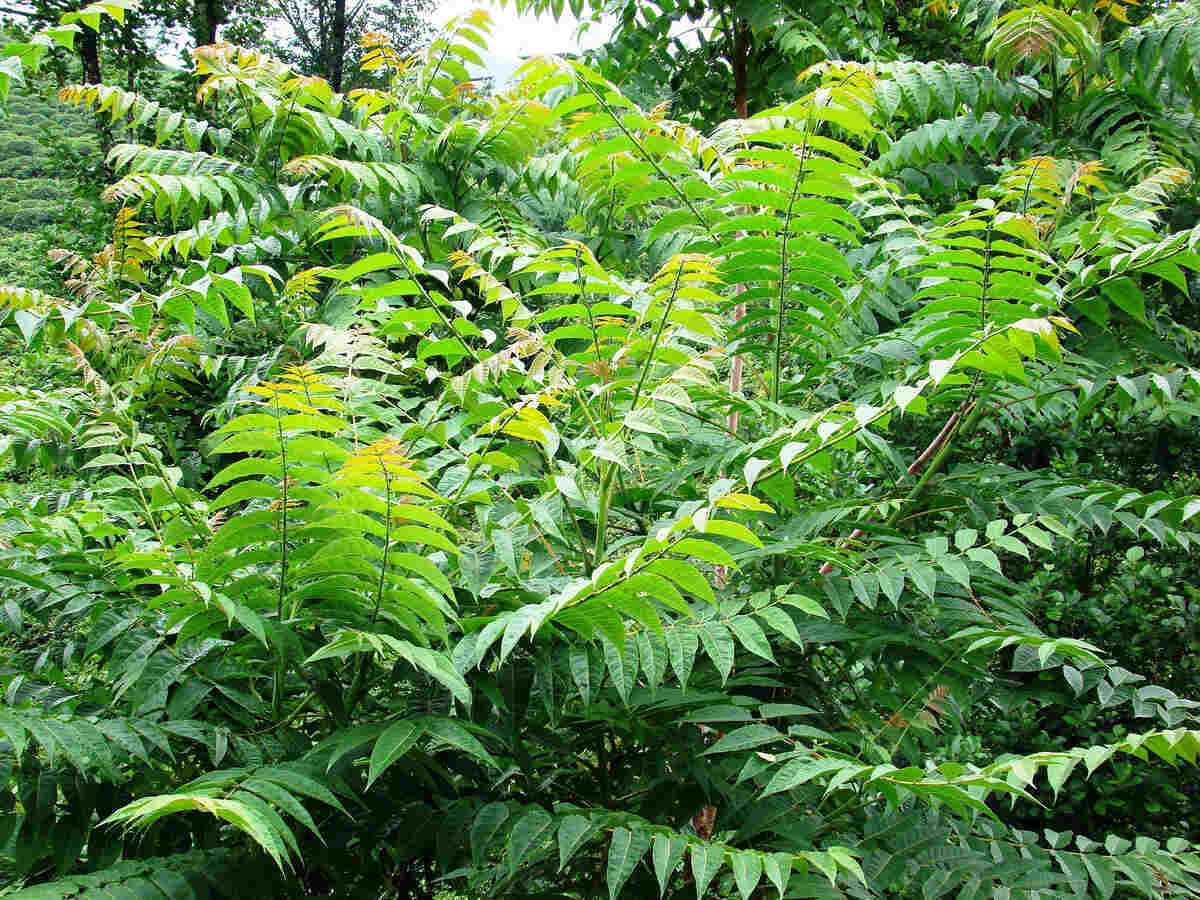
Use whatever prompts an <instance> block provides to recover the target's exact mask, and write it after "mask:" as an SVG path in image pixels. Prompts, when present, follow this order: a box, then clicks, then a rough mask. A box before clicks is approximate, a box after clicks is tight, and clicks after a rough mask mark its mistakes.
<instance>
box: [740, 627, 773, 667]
mask: <svg viewBox="0 0 1200 900" xmlns="http://www.w3.org/2000/svg"><path fill="white" fill-rule="evenodd" d="M729 627H730V629H731V630H732V631H733V633H734V634H735V635H737V639H738V641H739V642H740V643H741V645H742V646H743V647H745V648H746V649H747V650H749V651H750V652H751V653H753V654H754V655H756V656H761V657H762V658H763V659H765V660H768V661H770V662H775V655H774V654H773V653H772V652H771V644H770V642H769V641H768V640H767V636H766V635H765V634H763V630H762V629H761V628H760V627H759V625H758V623H757V622H755V621H754V620H753V619H751V618H750V617H749V616H734V617H733V618H732V619H730V620H729Z"/></svg>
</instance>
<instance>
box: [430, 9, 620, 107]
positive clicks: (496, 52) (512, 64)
mask: <svg viewBox="0 0 1200 900" xmlns="http://www.w3.org/2000/svg"><path fill="white" fill-rule="evenodd" d="M480 8H482V9H486V10H487V11H488V13H489V14H490V15H491V17H492V41H491V46H490V47H489V52H487V53H482V54H480V55H481V56H483V58H484V63H485V65H486V67H487V73H488V74H489V75H492V76H494V77H495V78H496V83H497V87H500V86H502V85H503V83H504V82H505V81H506V80H507V79H508V77H509V76H510V75H512V73H513V72H515V71H516V69H517V67H518V66H519V65H520V64H521V58H522V57H525V56H542V55H548V54H552V53H577V52H579V51H581V50H590V49H593V48H595V47H599V46H600V45H601V44H603V43H604V42H605V40H607V38H608V36H609V34H610V33H611V30H612V29H611V26H610V27H605V26H604V25H594V24H593V25H591V26H590V27H589V28H588V29H587V30H586V31H585V33H584V34H583V35H578V34H577V32H578V28H579V20H578V19H576V18H575V17H574V16H573V15H571V12H570V10H567V11H565V12H564V13H563V16H562V18H561V19H559V20H558V21H557V22H556V21H554V19H553V18H552V17H551V16H549V15H545V16H540V17H533V16H520V15H518V14H517V12H516V10H515V9H514V8H513V5H512V3H511V2H510V3H509V4H508V5H507V6H505V7H501V6H500V4H499V3H495V2H487V0H444V2H441V3H439V4H438V7H437V11H436V12H435V13H434V20H435V21H436V23H437V24H438V25H443V24H445V23H446V22H448V21H449V20H450V19H452V18H454V17H456V16H462V15H466V14H467V13H470V12H473V11H474V10H476V9H480Z"/></svg>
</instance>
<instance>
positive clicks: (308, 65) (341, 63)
mask: <svg viewBox="0 0 1200 900" xmlns="http://www.w3.org/2000/svg"><path fill="white" fill-rule="evenodd" d="M202 2H214V0H202ZM216 2H219V0H216ZM278 2H279V7H278V10H279V15H280V18H282V19H283V20H284V21H285V22H286V23H287V24H288V26H289V27H290V28H291V30H292V35H293V39H292V41H291V42H290V45H289V44H288V43H284V44H283V46H281V47H279V48H278V51H279V53H280V56H281V57H283V58H284V59H286V60H287V61H288V62H290V63H292V64H293V65H296V66H297V67H299V68H300V69H302V70H305V71H308V72H312V73H313V74H316V75H321V76H322V77H324V78H325V79H327V80H328V81H329V83H330V84H331V85H332V86H333V89H334V90H335V91H341V90H342V89H343V88H344V87H346V86H347V85H346V82H347V80H348V78H350V79H352V78H355V77H357V73H358V62H359V57H360V55H361V51H360V49H359V38H361V37H362V36H363V35H364V34H367V33H369V32H372V31H381V32H384V33H386V34H387V35H388V37H389V38H391V41H392V45H393V46H394V47H395V48H396V50H397V51H398V52H400V53H401V54H402V55H404V54H406V53H409V52H412V51H413V50H415V49H417V48H418V47H419V46H420V45H421V44H422V43H423V42H424V41H425V40H426V39H427V38H428V37H429V36H430V35H431V34H432V32H433V26H432V24H431V23H430V21H429V16H430V14H431V13H432V12H433V9H434V3H433V0H351V2H350V3H349V4H347V2H346V0H278ZM347 73H349V75H348V74H347Z"/></svg>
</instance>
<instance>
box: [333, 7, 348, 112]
mask: <svg viewBox="0 0 1200 900" xmlns="http://www.w3.org/2000/svg"><path fill="white" fill-rule="evenodd" d="M330 27H331V29H332V35H331V37H332V40H331V41H330V43H331V44H332V46H331V47H330V48H329V50H330V60H329V84H330V86H332V87H333V90H334V92H335V93H341V90H342V73H343V71H344V69H345V66H346V0H333V21H332V22H331V23H330Z"/></svg>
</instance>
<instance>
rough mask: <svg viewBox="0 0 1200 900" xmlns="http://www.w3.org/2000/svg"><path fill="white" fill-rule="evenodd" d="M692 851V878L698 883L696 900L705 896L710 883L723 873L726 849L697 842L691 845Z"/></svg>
mask: <svg viewBox="0 0 1200 900" xmlns="http://www.w3.org/2000/svg"><path fill="white" fill-rule="evenodd" d="M689 847H690V849H691V851H692V878H693V880H694V881H695V882H696V898H697V900H699V898H701V897H703V896H704V892H705V891H707V890H708V885H709V883H710V882H711V881H712V880H713V878H714V877H715V876H716V874H717V873H718V872H719V871H721V865H722V864H723V863H724V862H725V848H724V847H720V846H717V845H716V844H706V843H703V842H701V841H696V842H695V843H693V844H690V845H689Z"/></svg>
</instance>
